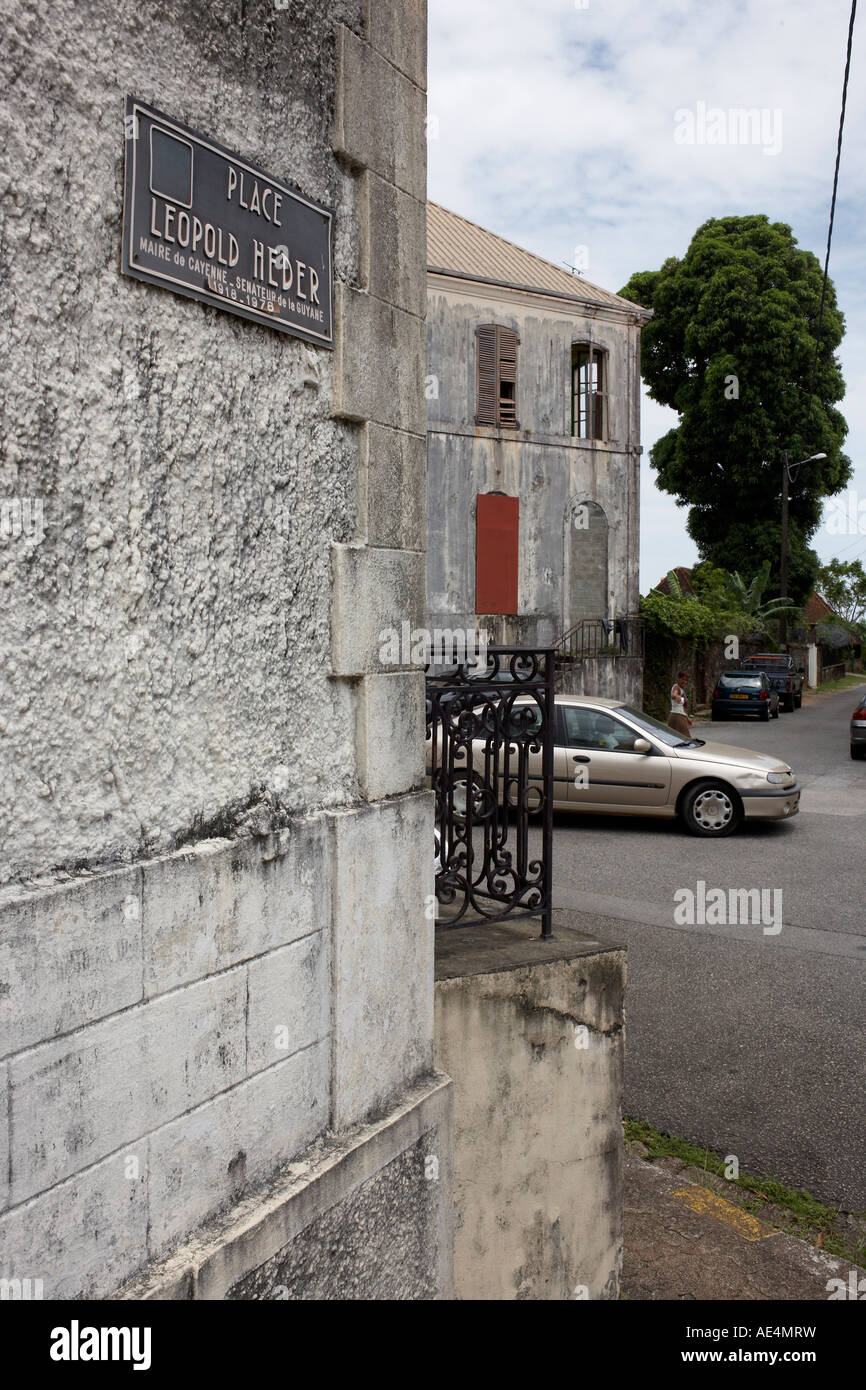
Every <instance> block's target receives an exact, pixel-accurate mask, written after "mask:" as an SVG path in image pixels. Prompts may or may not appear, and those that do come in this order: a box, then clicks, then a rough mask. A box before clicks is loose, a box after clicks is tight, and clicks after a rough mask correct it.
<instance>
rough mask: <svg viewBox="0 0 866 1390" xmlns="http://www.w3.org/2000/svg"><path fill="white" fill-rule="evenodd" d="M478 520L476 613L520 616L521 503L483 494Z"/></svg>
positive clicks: (480, 494) (515, 499) (480, 497)
mask: <svg viewBox="0 0 866 1390" xmlns="http://www.w3.org/2000/svg"><path fill="white" fill-rule="evenodd" d="M477 502H478V506H477V511H476V518H475V612H476V613H509V614H512V613H516V612H517V546H518V536H519V523H520V500H519V498H517V497H504V496H502V495H501V494H500V493H496V492H479V494H478V498H477Z"/></svg>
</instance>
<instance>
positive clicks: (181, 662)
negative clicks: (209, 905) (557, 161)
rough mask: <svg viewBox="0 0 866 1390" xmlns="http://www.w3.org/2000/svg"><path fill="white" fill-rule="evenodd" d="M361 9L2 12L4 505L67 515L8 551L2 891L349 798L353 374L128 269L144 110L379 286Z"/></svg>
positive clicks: (3, 599) (1, 641)
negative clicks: (336, 390) (323, 212)
mask: <svg viewBox="0 0 866 1390" xmlns="http://www.w3.org/2000/svg"><path fill="white" fill-rule="evenodd" d="M362 8H363V6H362V3H361V0H332V3H329V4H328V5H327V6H321V5H316V4H312V3H302V0H290V3H289V4H288V5H287V6H285V7H280V8H278V7H276V6H275V5H274V4H273V3H271V0H254V2H253V3H248V4H244V5H237V4H233V3H226V2H225V0H222V2H221V0H212V2H211V0H193V3H189V0H163V3H161V4H160V5H158V6H152V5H140V4H137V3H135V2H134V0H118V2H117V3H115V0H111V3H107V2H105V0H87V3H81V2H80V0H57V3H53V4H51V5H45V4H37V3H32V0H30V2H28V3H22V2H21V0H0V24H2V29H3V45H2V50H0V55H2V56H0V90H2V93H3V100H2V103H0V148H2V150H3V156H2V174H0V195H2V202H0V215H2V223H0V274H2V284H3V314H2V316H0V362H2V371H3V381H2V397H3V406H2V436H3V444H2V455H0V497H6V498H14V497H17V498H32V499H39V500H40V502H41V506H42V511H43V518H44V536H43V538H42V540H41V542H39V543H36V541H35V537H34V538H33V540H30V541H28V540H26V538H24V537H19V538H18V539H17V540H15V539H11V538H7V539H6V540H5V542H4V541H0V604H2V609H0V612H2V626H0V737H2V740H3V744H4V762H5V763H6V769H5V771H4V776H3V779H2V784H0V843H2V863H0V882H2V881H3V880H4V879H7V880H8V879H9V878H11V877H15V876H22V875H27V874H32V873H34V872H36V871H40V870H44V869H48V868H51V867H52V866H54V865H56V864H64V863H65V864H69V863H74V862H76V861H81V860H85V861H87V862H88V863H94V862H100V861H106V860H111V859H116V858H129V857H132V856H133V855H134V854H136V853H151V852H154V851H158V850H165V849H168V848H171V847H172V846H173V845H174V844H176V843H178V842H179V840H180V839H182V838H183V837H185V836H187V837H188V836H190V834H191V833H195V832H194V827H196V826H197V827H198V833H199V834H201V828H202V826H204V827H207V826H208V825H210V827H211V829H213V830H215V832H216V833H220V828H221V826H220V824H219V823H218V822H219V821H220V819H221V818H222V822H223V824H222V828H223V829H224V828H225V827H226V826H229V827H233V826H234V825H236V824H237V823H238V822H242V819H243V813H244V810H245V808H247V807H248V806H249V805H250V804H253V805H255V804H258V803H260V802H261V801H262V799H263V798H264V799H265V810H266V814H268V815H269V816H270V815H271V814H272V812H273V809H274V806H273V805H271V806H270V807H268V805H267V801H268V798H270V800H271V802H272V803H276V805H277V806H278V807H285V808H287V809H294V810H297V809H298V808H299V807H308V806H313V805H322V804H327V803H333V802H338V801H342V800H346V799H348V798H350V797H351V795H352V793H353V788H354V785H355V783H354V775H355V774H354V753H353V737H352V734H353V729H352V724H353V718H354V713H353V692H352V690H351V688H349V687H347V686H345V685H339V684H335V683H334V682H332V681H329V679H328V652H329V641H330V637H329V590H330V559H329V543H330V542H331V541H333V540H336V541H341V540H346V539H348V538H349V537H350V536H351V534H352V533H353V529H354V526H355V519H356V475H357V460H358V438H357V434H358V431H357V427H356V426H354V425H352V424H349V423H347V422H345V421H342V420H338V419H334V418H332V414H331V412H332V408H333V405H332V397H333V380H332V379H333V369H334V358H333V354H332V353H330V352H328V351H325V350H322V349H313V348H310V347H307V346H306V345H305V344H303V343H301V342H300V341H297V340H295V339H292V338H290V337H288V336H283V335H278V334H276V333H274V332H272V331H269V330H267V329H265V328H260V327H258V326H255V325H252V324H250V323H248V322H245V321H242V320H240V319H238V318H234V317H232V316H231V315H230V314H228V313H222V312H220V311H218V310H216V309H212V308H208V307H204V306H202V305H199V304H196V303H193V302H191V301H189V300H186V299H182V298H180V297H178V296H176V295H173V294H171V293H169V292H166V291H163V290H159V289H156V288H153V287H151V286H149V285H144V284H141V283H138V282H136V281H134V280H131V279H128V278H124V277H122V276H121V275H120V274H119V266H120V222H121V205H122V186H123V153H124V140H123V133H124V132H123V102H124V97H125V95H126V93H128V92H131V93H132V94H134V95H136V96H138V97H140V98H141V99H142V100H144V101H148V102H151V103H152V104H154V105H156V106H158V107H159V108H160V109H162V110H164V111H166V112H167V113H168V114H169V115H172V116H174V117H176V118H177V119H178V120H181V121H183V122H184V123H186V124H188V125H190V126H192V127H193V128H194V129H197V130H200V131H203V132H204V133H206V134H210V135H212V136H213V137H215V138H216V139H217V140H219V141H220V142H221V143H223V144H225V145H227V146H228V147H229V148H231V149H234V150H237V151H238V152H239V153H240V154H242V155H245V156H247V157H248V158H250V159H251V160H253V161H255V162H258V163H260V164H261V165H262V166H263V167H264V168H265V169H266V170H268V171H269V172H271V173H273V175H274V176H275V177H277V178H282V179H283V180H285V181H287V182H289V183H291V184H294V185H296V186H297V187H298V188H299V189H301V190H302V191H303V192H305V193H306V194H309V195H310V196H311V197H313V198H314V199H317V200H319V201H321V202H323V203H325V204H327V205H329V206H332V207H334V208H335V209H336V226H337V228H338V229H339V230H338V234H337V237H336V246H335V260H336V265H335V270H336V274H337V275H338V276H339V277H341V278H342V279H344V280H346V281H347V282H349V283H352V282H355V281H356V280H357V278H358V274H359V256H360V252H359V238H358V233H357V217H356V212H355V188H354V184H355V178H354V176H353V174H352V173H351V172H350V171H349V170H348V169H347V168H346V167H345V166H343V165H342V164H341V163H339V162H338V161H337V160H335V159H334V157H333V154H332V152H331V125H332V121H333V116H334V107H335V73H336V45H337V21H339V20H343V21H344V22H345V23H346V24H348V25H349V26H351V27H353V28H355V29H359V28H360V24H361V14H362ZM311 710H315V715H316V717H315V720H311V717H310V714H311ZM313 727H314V728H315V733H313V732H312V730H313ZM250 819H251V820H254V819H255V816H254V815H253V816H251V817H250ZM215 822H217V824H214V823H215Z"/></svg>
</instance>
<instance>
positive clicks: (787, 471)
mask: <svg viewBox="0 0 866 1390" xmlns="http://www.w3.org/2000/svg"><path fill="white" fill-rule="evenodd" d="M826 457H827V455H826V454H810V455H809V457H808V458H807V459H801V460H800V462H799V463H789V462H788V450H787V449H786V450H785V452H784V453H783V454H782V554H781V558H780V562H779V596H780V598H787V597H788V483H789V482H793V475H792V472H791V470H792V469H793V468H802V466H803V464H804V463H814V462H815V461H816V460H817V459H825V458H826ZM779 635H780V637H781V639H782V645H783V646H784V645H785V642H786V640H787V637H788V620H787V618H786V616H785V614H784V613H783V614H782V615H781V632H780V634H779Z"/></svg>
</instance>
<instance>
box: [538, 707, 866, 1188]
mask: <svg viewBox="0 0 866 1390" xmlns="http://www.w3.org/2000/svg"><path fill="white" fill-rule="evenodd" d="M855 704H856V691H853V692H852V691H844V692H840V693H837V694H827V695H820V696H817V697H812V698H811V699H810V700H809V702H808V704H804V706H803V708H802V709H801V710H797V711H795V712H793V713H790V714H784V713H783V714H782V715H781V717H780V718H779V719H778V720H773V721H771V722H770V723H769V724H762V723H758V722H757V721H753V720H748V721H742V722H737V723H734V722H733V721H732V722H725V723H716V724H710V723H706V724H705V725H704V724H696V726H695V733H696V734H697V736H699V737H702V738H707V739H713V740H714V741H718V742H724V743H729V744H735V745H738V746H740V747H745V748H751V749H754V750H755V751H757V752H768V753H773V754H777V755H779V756H780V757H782V758H784V759H786V760H788V761H789V762H790V764H791V766H792V767H793V768H794V771H795V772H796V774H797V776H798V779H799V781H800V783H801V785H802V787H803V795H802V798H801V807H802V809H801V811H800V814H799V815H798V816H796V817H795V818H794V820H792V821H789V822H785V823H778V824H775V823H774V824H769V823H763V824H762V823H753V824H751V825H749V824H746V825H745V826H744V827H743V829H742V830H741V831H740V832H739V833H738V834H736V835H733V836H730V837H728V838H726V839H722V840H718V841H707V840H703V839H699V838H696V837H693V836H690V835H687V834H686V833H685V832H684V831H683V830H682V829H681V828H680V827H679V824H678V823H677V822H671V823H668V822H658V821H650V820H638V819H629V820H621V819H614V818H609V817H605V818H603V817H589V816H569V815H567V814H565V813H563V814H561V815H560V814H558V815H557V817H556V824H555V831H554V879H553V881H554V906H555V907H563V908H565V907H567V908H576V909H577V910H578V911H580V909H581V908H583V909H584V910H585V911H587V912H592V913H595V914H601V915H602V916H604V917H605V918H608V919H613V920H609V921H608V922H607V923H606V924H605V926H606V930H605V935H606V936H607V937H608V938H610V939H613V940H616V941H618V942H623V943H625V944H626V945H627V946H628V993H627V1024H626V1056H627V1062H626V1097H625V1109H626V1113H627V1114H629V1115H632V1116H635V1117H638V1118H641V1119H645V1120H648V1121H650V1122H651V1123H652V1124H654V1125H655V1126H656V1127H658V1128H660V1129H663V1130H666V1131H670V1132H672V1133H675V1134H679V1135H682V1136H683V1137H685V1138H688V1139H690V1140H692V1141H695V1142H698V1143H704V1144H707V1145H710V1146H711V1147H712V1148H713V1149H716V1150H718V1151H721V1152H722V1153H725V1154H736V1155H737V1157H738V1158H739V1161H740V1166H741V1167H742V1168H743V1169H745V1170H747V1171H751V1172H769V1173H772V1174H775V1175H776V1176H778V1177H780V1178H782V1179H783V1180H785V1181H787V1182H789V1183H790V1184H792V1185H794V1186H802V1187H805V1188H806V1189H807V1190H809V1191H810V1192H812V1193H813V1194H814V1195H815V1196H818V1197H820V1198H822V1199H823V1200H824V1201H826V1202H828V1203H830V1204H839V1205H841V1206H843V1207H844V1208H846V1209H847V1210H858V1209H863V1208H866V1084H864V1082H866V761H864V762H854V761H852V760H851V758H850V757H849V752H848V736H847V734H848V727H847V721H848V718H849V717H850V713H851V711H852V710H853V709H854V707H855ZM698 880H703V881H704V883H705V884H706V887H707V890H709V889H710V888H711V887H722V888H725V889H728V888H767V889H771V890H773V889H781V890H782V895H783V896H782V924H783V925H782V930H781V931H780V932H779V933H778V934H777V935H767V934H765V933H764V932H763V929H762V927H761V926H760V925H756V926H751V925H748V924H747V925H744V926H735V927H724V926H699V925H695V926H688V925H679V924H678V923H676V922H675V921H674V911H675V906H676V904H675V900H674V893H675V892H676V890H677V889H679V888H690V889H692V890H693V891H694V890H695V889H696V883H697V881H698Z"/></svg>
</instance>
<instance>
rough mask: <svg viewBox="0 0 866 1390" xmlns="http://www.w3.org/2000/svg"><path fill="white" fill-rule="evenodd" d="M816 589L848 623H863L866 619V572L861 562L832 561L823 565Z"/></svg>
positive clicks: (819, 571)
mask: <svg viewBox="0 0 866 1390" xmlns="http://www.w3.org/2000/svg"><path fill="white" fill-rule="evenodd" d="M815 587H816V589H817V591H818V593H819V594H820V595H821V597H822V599H823V600H824V602H825V603H828V604H829V605H830V607H831V608H832V609H833V612H834V613H838V614H839V616H840V617H841V618H845V619H846V621H847V622H849V623H861V622H862V621H863V619H864V617H866V570H864V568H863V565H862V563H861V561H860V560H831V561H830V562H829V563H828V564H826V565H822V566H821V567H820V569H819V570H818V579H817V583H816V585H815Z"/></svg>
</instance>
